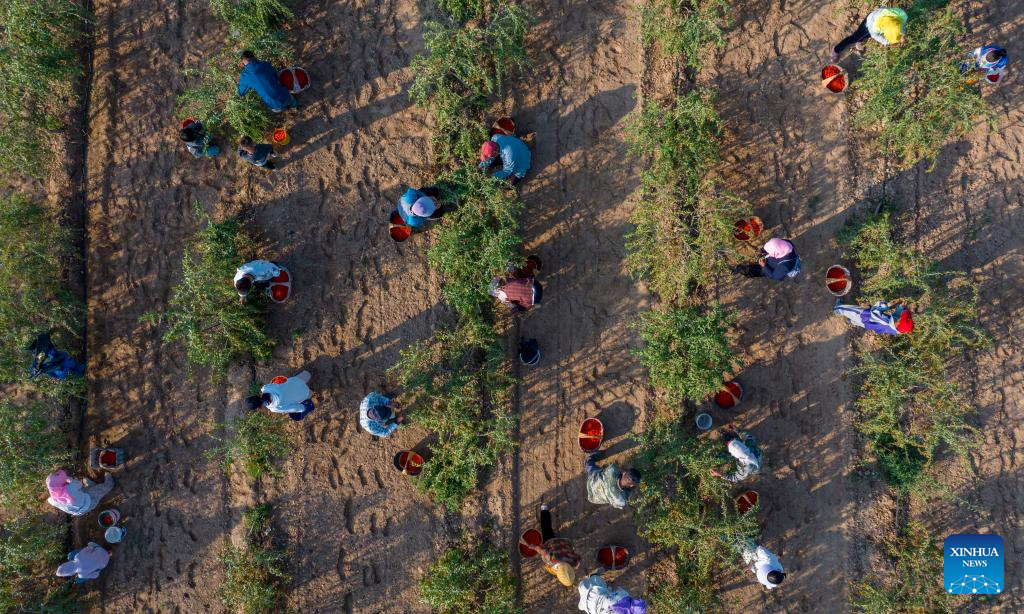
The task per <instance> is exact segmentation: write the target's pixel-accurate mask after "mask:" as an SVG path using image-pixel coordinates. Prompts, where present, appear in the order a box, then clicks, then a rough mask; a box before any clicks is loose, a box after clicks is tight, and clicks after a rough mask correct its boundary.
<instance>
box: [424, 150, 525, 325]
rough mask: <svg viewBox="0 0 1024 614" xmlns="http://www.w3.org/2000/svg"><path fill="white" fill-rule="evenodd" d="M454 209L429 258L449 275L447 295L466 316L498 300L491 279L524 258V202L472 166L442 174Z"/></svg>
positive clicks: (445, 196) (445, 195)
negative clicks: (521, 253) (521, 250)
mask: <svg viewBox="0 0 1024 614" xmlns="http://www.w3.org/2000/svg"><path fill="white" fill-rule="evenodd" d="M439 185H440V186H441V188H442V189H443V190H444V191H443V193H442V196H443V199H442V200H443V201H444V202H445V204H446V206H447V207H448V208H449V210H448V211H447V213H446V214H445V216H444V217H443V218H442V220H443V221H442V223H441V225H440V228H439V229H438V230H437V240H436V242H435V243H434V245H433V246H432V247H431V248H430V251H429V252H428V253H427V262H429V263H430V266H432V267H434V268H436V269H437V270H438V271H439V272H440V273H441V275H442V276H443V277H444V281H445V284H444V288H443V291H444V296H445V298H446V299H447V301H448V303H449V304H450V305H451V306H452V307H454V308H455V309H456V310H457V311H458V312H459V313H460V314H462V315H463V316H473V315H476V314H478V313H480V311H481V309H482V308H483V307H484V306H486V305H488V304H490V303H491V302H492V300H493V299H492V298H491V296H490V284H491V280H492V279H493V278H494V276H497V275H503V274H504V273H505V270H506V268H507V267H508V265H509V263H514V262H516V261H518V260H519V254H518V250H519V245H520V244H521V243H522V241H521V240H520V238H519V234H518V230H519V221H518V219H517V216H518V214H519V212H520V211H521V210H522V204H521V203H520V202H519V201H517V200H515V198H513V196H512V195H511V194H510V193H509V192H507V191H506V190H505V189H504V184H502V183H501V182H498V181H495V180H493V179H491V178H489V177H487V176H485V175H482V174H481V173H479V172H477V171H476V170H475V169H472V168H465V169H461V170H459V171H456V172H454V173H451V174H449V175H447V176H445V177H442V178H441V179H440V182H439Z"/></svg>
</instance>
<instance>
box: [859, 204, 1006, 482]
mask: <svg viewBox="0 0 1024 614" xmlns="http://www.w3.org/2000/svg"><path fill="white" fill-rule="evenodd" d="M844 240H845V242H846V244H847V245H848V247H849V253H850V254H851V255H852V257H853V259H854V261H855V262H856V264H857V267H858V270H859V271H860V272H861V274H862V275H863V277H864V281H863V284H862V285H861V289H862V292H863V297H862V299H863V302H867V303H873V302H875V301H878V300H888V301H890V302H893V301H895V300H902V301H904V302H907V303H911V304H913V305H914V309H913V311H914V331H913V332H912V333H909V334H906V335H899V336H896V337H888V336H886V337H884V338H883V337H882V336H878V337H872V338H869V339H868V340H866V341H865V342H864V343H861V344H860V345H859V347H858V351H857V354H858V363H859V364H858V366H857V367H856V368H855V369H853V370H852V373H853V374H857V375H860V376H861V378H860V383H859V387H858V395H857V401H856V405H857V409H858V411H859V418H858V420H857V428H858V429H859V430H860V431H861V432H863V433H864V434H865V435H866V436H867V439H868V447H869V449H870V450H871V451H872V452H873V453H874V454H875V455H876V456H877V457H878V459H879V464H880V465H881V468H882V470H883V472H884V474H885V476H886V479H887V480H888V481H889V482H890V484H892V485H893V486H894V487H896V488H897V489H899V490H901V491H912V490H920V489H921V488H923V487H925V486H926V485H927V484H928V481H927V479H926V475H927V470H928V468H929V467H930V465H931V463H932V460H933V458H934V456H935V455H936V453H937V452H938V451H939V450H940V449H947V450H950V451H952V452H955V453H957V454H959V455H961V456H964V457H966V455H967V453H968V451H969V450H970V448H971V447H973V446H974V445H976V441H977V433H976V432H975V429H974V428H973V427H971V426H970V425H969V424H968V423H967V422H966V416H967V414H968V413H969V411H970V402H969V400H968V399H967V397H966V395H965V394H964V392H963V391H962V390H961V389H960V386H959V384H958V383H957V378H955V377H952V376H951V374H950V371H949V368H950V363H951V362H953V361H955V360H957V359H958V358H960V357H961V356H962V354H963V352H964V351H965V350H969V349H975V348H979V347H982V346H984V345H985V344H986V343H987V342H988V339H987V337H986V335H985V333H984V332H983V331H982V330H981V329H979V328H978V326H977V324H976V319H977V308H978V294H977V288H976V287H975V286H974V285H973V284H971V283H970V282H969V281H968V280H967V279H966V278H965V277H964V276H963V275H961V274H958V273H948V272H940V271H938V270H937V267H936V266H935V263H934V262H932V261H931V260H930V259H928V258H927V257H925V256H924V255H923V254H921V253H920V252H919V251H917V250H916V249H915V248H913V247H912V246H910V245H907V244H905V243H903V242H902V241H901V240H900V239H899V237H898V235H897V233H896V227H895V226H894V225H893V223H892V221H891V220H890V217H889V214H887V213H883V214H881V215H878V216H875V217H872V218H869V219H867V220H865V221H863V222H861V223H860V224H859V225H857V226H856V227H854V228H852V229H850V230H849V231H847V232H846V233H845V237H844Z"/></svg>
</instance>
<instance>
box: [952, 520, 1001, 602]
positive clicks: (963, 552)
mask: <svg viewBox="0 0 1024 614" xmlns="http://www.w3.org/2000/svg"><path fill="white" fill-rule="evenodd" d="M943 550H944V552H943V564H944V565H943V571H944V574H943V575H944V576H945V582H946V584H945V588H946V592H947V593H953V594H954V595H997V594H999V593H1001V592H1003V586H1004V585H1003V538H1002V537H999V536H998V535H993V534H991V533H986V534H983V535H950V536H949V537H947V538H946V542H945V544H943Z"/></svg>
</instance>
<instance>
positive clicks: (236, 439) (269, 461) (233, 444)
mask: <svg viewBox="0 0 1024 614" xmlns="http://www.w3.org/2000/svg"><path fill="white" fill-rule="evenodd" d="M287 422H288V420H287V417H285V416H279V415H272V414H268V413H267V412H265V411H259V410H257V411H247V412H246V413H245V415H243V416H242V417H240V418H236V419H235V420H233V421H232V422H231V423H230V424H217V423H214V424H211V427H213V428H216V429H224V430H225V431H227V435H226V436H224V437H220V436H217V435H214V438H215V439H216V440H217V441H218V442H219V444H220V445H219V446H217V447H216V448H214V449H212V450H209V451H208V452H207V453H206V455H207V457H208V458H214V459H219V460H220V461H221V463H222V464H223V465H224V469H225V470H227V471H231V469H232V467H234V466H235V464H236V463H237V464H239V465H241V467H242V470H243V471H244V472H245V474H246V475H247V476H249V477H250V478H252V479H254V480H255V479H259V478H261V477H263V476H264V475H267V474H270V475H274V476H278V475H281V472H280V471H279V470H277V469H276V468H275V467H274V460H275V459H281V458H286V457H287V456H288V455H289V454H291V453H292V450H293V449H294V448H295V444H294V443H292V439H291V437H290V436H289V435H288V430H287V429H286V428H285V425H286V424H287Z"/></svg>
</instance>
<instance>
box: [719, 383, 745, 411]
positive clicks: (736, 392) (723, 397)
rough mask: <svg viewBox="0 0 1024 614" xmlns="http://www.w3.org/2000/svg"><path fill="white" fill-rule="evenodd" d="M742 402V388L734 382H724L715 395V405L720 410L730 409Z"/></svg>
mask: <svg viewBox="0 0 1024 614" xmlns="http://www.w3.org/2000/svg"><path fill="white" fill-rule="evenodd" d="M742 400H743V386H742V385H741V384H740V383H739V382H736V381H732V382H726V383H725V385H724V386H722V389H721V390H719V391H718V392H717V393H715V405H717V406H718V407H719V408H721V409H732V408H733V407H736V406H737V405H739V404H740V401H742Z"/></svg>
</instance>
